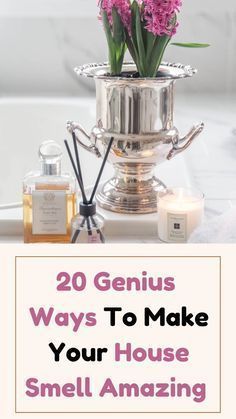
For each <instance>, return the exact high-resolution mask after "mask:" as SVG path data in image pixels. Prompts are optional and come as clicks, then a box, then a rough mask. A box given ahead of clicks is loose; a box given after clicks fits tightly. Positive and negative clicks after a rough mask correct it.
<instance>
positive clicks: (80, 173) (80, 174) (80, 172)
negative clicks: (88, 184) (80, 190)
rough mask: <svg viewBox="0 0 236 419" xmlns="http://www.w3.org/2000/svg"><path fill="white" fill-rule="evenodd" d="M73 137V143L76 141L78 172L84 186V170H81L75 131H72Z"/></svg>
mask: <svg viewBox="0 0 236 419" xmlns="http://www.w3.org/2000/svg"><path fill="white" fill-rule="evenodd" d="M72 138H73V143H74V150H75V158H76V163H77V169H78V173H79V177H80V180H81V183H82V185H83V186H84V182H83V176H82V170H81V165H80V158H79V150H78V145H77V140H76V136H75V133H74V131H72Z"/></svg>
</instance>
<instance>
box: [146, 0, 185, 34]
mask: <svg viewBox="0 0 236 419" xmlns="http://www.w3.org/2000/svg"><path fill="white" fill-rule="evenodd" d="M139 3H140V4H141V5H143V7H144V10H143V19H144V21H145V22H146V29H147V30H148V31H149V32H152V33H153V34H154V35H159V36H162V35H168V36H172V35H175V33H176V28H177V26H178V24H177V23H176V24H175V25H174V26H173V19H174V17H175V14H176V13H177V12H179V11H180V7H181V6H182V1H181V0H139Z"/></svg>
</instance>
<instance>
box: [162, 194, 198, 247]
mask: <svg viewBox="0 0 236 419" xmlns="http://www.w3.org/2000/svg"><path fill="white" fill-rule="evenodd" d="M203 215H204V195H203V194H202V193H201V192H199V191H197V190H194V189H185V188H173V189H167V190H166V191H165V192H162V193H160V194H158V235H159V238H160V240H161V241H163V242H166V243H186V242H187V241H188V239H189V237H190V236H191V234H192V233H193V231H194V230H195V229H196V228H197V227H198V226H199V225H200V224H201V223H202V220H203Z"/></svg>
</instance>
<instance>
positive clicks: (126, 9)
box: [98, 0, 131, 31]
mask: <svg viewBox="0 0 236 419" xmlns="http://www.w3.org/2000/svg"><path fill="white" fill-rule="evenodd" d="M98 5H99V6H100V8H101V10H104V11H106V12H107V16H108V19H109V22H110V24H111V25H112V9H113V8H115V9H116V10H117V12H118V13H119V15H120V18H121V21H122V23H123V25H124V27H125V28H126V29H128V31H129V30H130V25H131V8H130V0H98Z"/></svg>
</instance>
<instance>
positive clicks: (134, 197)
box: [96, 164, 166, 214]
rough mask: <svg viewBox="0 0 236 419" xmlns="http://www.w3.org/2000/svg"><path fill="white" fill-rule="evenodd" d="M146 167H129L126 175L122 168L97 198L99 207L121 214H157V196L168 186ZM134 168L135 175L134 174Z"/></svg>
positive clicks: (105, 185) (104, 186)
mask: <svg viewBox="0 0 236 419" xmlns="http://www.w3.org/2000/svg"><path fill="white" fill-rule="evenodd" d="M144 167H145V165H136V164H134V165H133V166H132V165H129V170H127V166H126V170H127V172H126V173H124V171H123V172H121V171H120V170H121V169H120V168H119V169H117V173H116V175H115V176H114V177H113V178H112V179H110V180H109V181H108V182H106V183H105V184H104V185H103V187H102V188H101V190H100V192H98V194H97V196H96V198H97V202H98V204H99V206H100V207H101V208H104V209H106V210H108V211H113V212H117V213H120V214H151V213H154V212H157V194H158V192H161V191H164V190H165V189H166V186H165V185H164V183H163V182H162V181H161V180H159V179H157V178H156V177H155V176H154V175H152V174H151V176H150V167H149V170H148V169H147V170H146V171H145V168H144ZM132 168H133V173H132Z"/></svg>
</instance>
